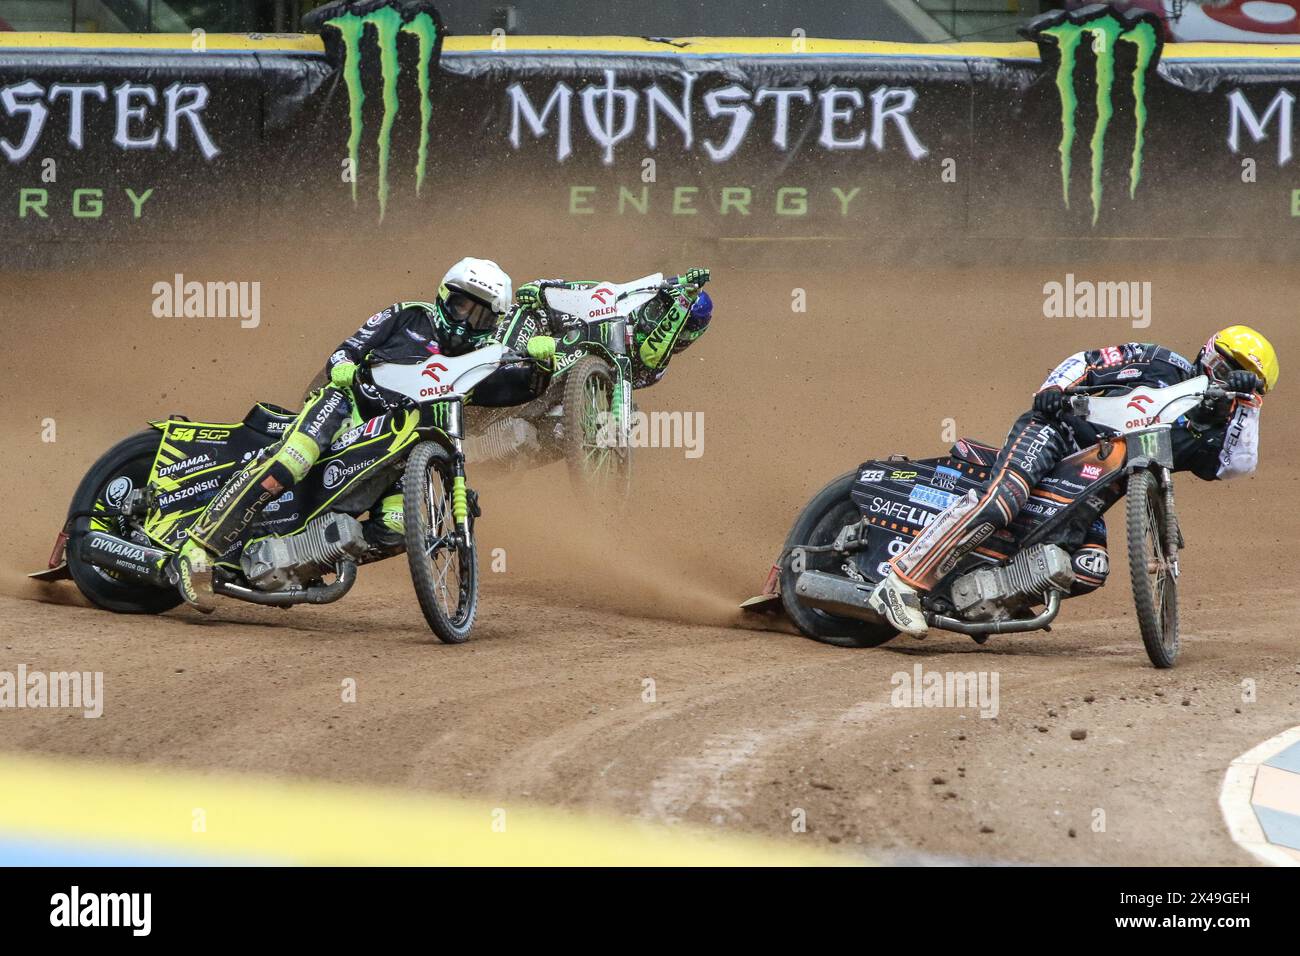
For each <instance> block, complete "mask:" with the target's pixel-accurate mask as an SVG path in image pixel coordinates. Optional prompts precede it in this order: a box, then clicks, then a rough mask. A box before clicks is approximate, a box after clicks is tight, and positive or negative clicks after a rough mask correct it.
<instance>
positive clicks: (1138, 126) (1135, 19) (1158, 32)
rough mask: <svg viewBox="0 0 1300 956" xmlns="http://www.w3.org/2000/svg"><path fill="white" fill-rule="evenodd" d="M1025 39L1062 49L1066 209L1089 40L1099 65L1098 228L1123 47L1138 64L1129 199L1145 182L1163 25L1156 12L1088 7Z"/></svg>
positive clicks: (1051, 20)
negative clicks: (1077, 85)
mask: <svg viewBox="0 0 1300 956" xmlns="http://www.w3.org/2000/svg"><path fill="white" fill-rule="evenodd" d="M1024 35H1025V36H1027V37H1028V38H1029V39H1031V40H1033V41H1034V42H1036V43H1038V45H1039V49H1040V53H1041V51H1042V50H1043V49H1044V48H1045V47H1048V46H1055V47H1056V48H1057V49H1058V50H1059V51H1060V63H1059V64H1058V66H1057V68H1056V89H1057V92H1058V93H1059V94H1060V98H1061V142H1060V146H1059V151H1060V154H1061V189H1062V192H1063V194H1064V198H1065V208H1067V209H1069V208H1070V168H1071V166H1070V157H1071V153H1072V151H1073V149H1074V139H1075V121H1076V117H1077V115H1078V108H1079V98H1078V96H1077V94H1076V93H1075V90H1074V69H1075V65H1076V64H1077V63H1078V62H1079V57H1078V54H1079V47H1080V45H1081V43H1082V41H1083V38H1084V36H1085V35H1087V36H1088V37H1089V45H1090V46H1091V48H1092V52H1093V57H1094V60H1095V62H1096V87H1097V92H1096V99H1097V121H1096V126H1095V127H1094V129H1093V132H1092V140H1091V143H1090V148H1091V153H1092V166H1091V174H1092V175H1091V186H1092V188H1091V198H1092V224H1093V225H1094V226H1095V225H1097V218H1098V216H1099V215H1100V214H1101V198H1102V170H1103V168H1104V166H1105V149H1106V132H1107V129H1108V128H1109V126H1110V121H1111V119H1112V118H1113V117H1114V115H1115V105H1114V102H1113V99H1112V96H1113V93H1114V90H1115V55H1116V48H1117V46H1118V45H1119V44H1125V45H1127V46H1131V47H1132V48H1133V50H1134V54H1135V62H1134V66H1133V79H1132V87H1133V113H1134V123H1135V130H1134V137H1133V157H1132V160H1131V161H1130V164H1129V198H1130V199H1132V198H1134V197H1135V196H1136V194H1137V188H1138V183H1139V182H1140V181H1141V179H1142V149H1143V146H1144V144H1145V133H1146V123H1147V107H1146V83H1147V76H1148V74H1149V73H1150V72H1151V71H1152V70H1154V69H1155V66H1156V64H1157V63H1158V62H1159V61H1160V51H1161V48H1162V46H1163V26H1162V24H1161V23H1160V20H1159V19H1158V18H1157V17H1156V16H1155V15H1154V14H1151V13H1140V14H1138V15H1136V16H1133V15H1125V16H1120V15H1117V14H1116V13H1115V11H1113V10H1111V9H1110V8H1109V7H1102V6H1096V7H1088V8H1085V9H1084V10H1083V11H1081V12H1076V13H1075V14H1073V15H1071V14H1068V13H1051V14H1048V15H1046V16H1044V17H1041V18H1039V19H1038V20H1037V21H1035V22H1033V23H1031V24H1029V26H1028V27H1027V28H1026V29H1025V31H1024Z"/></svg>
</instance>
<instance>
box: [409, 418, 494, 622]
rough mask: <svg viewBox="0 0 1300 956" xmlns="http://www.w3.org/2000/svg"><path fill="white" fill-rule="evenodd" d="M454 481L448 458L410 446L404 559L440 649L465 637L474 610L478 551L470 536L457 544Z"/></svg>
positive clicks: (438, 450)
mask: <svg viewBox="0 0 1300 956" xmlns="http://www.w3.org/2000/svg"><path fill="white" fill-rule="evenodd" d="M454 480H455V475H454V474H453V465H452V459H451V454H450V453H449V452H448V451H447V450H446V449H445V448H443V447H442V446H441V445H437V444H435V443H433V442H422V443H420V444H418V445H416V446H415V450H414V451H412V452H411V457H410V458H409V459H408V460H407V462H406V473H405V477H404V478H403V480H402V499H403V500H402V509H403V511H404V512H405V515H406V558H407V561H408V563H409V564H410V566H411V580H412V582H414V584H415V595H416V597H417V598H418V599H419V601H420V610H421V611H423V612H424V619H425V620H426V621H428V622H429V627H430V628H431V629H432V630H433V633H434V634H436V635H438V639H439V640H441V641H443V642H444V643H446V644H462V643H464V642H465V641H466V640H467V639H468V638H469V632H470V630H471V629H472V628H473V627H474V616H475V614H476V613H477V611H478V552H477V548H476V546H475V544H474V543H473V538H472V536H471V540H470V542H469V543H468V544H465V543H463V542H461V541H460V540H459V538H460V535H459V534H458V533H457V530H456V518H455V515H454V512H453V510H452V495H453V488H454ZM470 520H471V521H472V520H473V519H470Z"/></svg>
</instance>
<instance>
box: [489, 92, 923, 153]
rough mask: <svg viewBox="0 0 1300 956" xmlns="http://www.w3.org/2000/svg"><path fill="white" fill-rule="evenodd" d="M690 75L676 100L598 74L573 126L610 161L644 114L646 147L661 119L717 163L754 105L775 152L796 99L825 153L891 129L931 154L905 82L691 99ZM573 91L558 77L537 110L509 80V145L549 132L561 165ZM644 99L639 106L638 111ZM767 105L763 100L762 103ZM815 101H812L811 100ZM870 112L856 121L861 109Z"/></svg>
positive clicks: (784, 146)
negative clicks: (699, 115) (768, 121)
mask: <svg viewBox="0 0 1300 956" xmlns="http://www.w3.org/2000/svg"><path fill="white" fill-rule="evenodd" d="M695 81H696V77H695V76H693V75H692V74H690V73H685V72H683V73H681V74H680V83H681V99H680V101H678V100H676V99H674V98H673V97H672V96H671V95H670V94H669V93H668V92H667V91H665V90H664V89H663V87H661V86H660V84H659V82H655V83H654V84H651V85H650V86H647V87H644V88H637V87H633V86H620V85H619V84H618V72H617V71H616V70H604V71H602V78H601V80H600V81H599V82H596V83H590V84H587V85H586V86H584V87H583V88H582V89H581V90H579V91H577V97H578V100H579V104H580V106H581V110H580V112H581V122H580V124H579V126H580V128H585V129H586V132H587V135H588V136H589V137H590V138H591V140H592V142H594V143H595V144H596V145H597V146H598V147H599V148H600V153H601V160H602V162H604V163H605V165H607V166H608V165H612V164H613V162H614V155H615V147H616V146H618V144H619V143H622V142H624V141H628V140H630V139H631V138H632V137H633V136H635V135H636V134H637V133H638V128H639V124H640V123H641V117H642V116H643V115H644V117H645V120H644V125H645V142H646V145H647V146H648V147H649V148H650V149H652V150H653V149H658V148H659V144H660V141H661V139H662V135H661V134H662V132H663V129H664V126H663V125H662V124H661V123H660V120H661V119H666V120H667V121H668V123H669V124H671V125H672V126H673V127H676V129H677V131H678V132H679V133H680V134H681V137H682V145H683V146H684V147H685V149H686V151H687V152H691V151H693V150H694V149H695V148H696V143H697V141H698V142H700V143H701V144H702V145H703V148H704V151H705V153H707V154H708V156H709V158H710V159H711V160H713V161H714V162H715V163H723V162H726V161H728V160H729V159H731V158H732V157H733V156H735V155H736V153H738V152H739V151H740V148H741V147H742V146H743V145H744V144H745V141H746V140H747V138H748V137H749V133H750V130H751V128H752V126H753V122H754V119H755V118H756V116H757V115H758V110H759V109H766V110H770V111H771V116H772V136H771V142H772V145H773V146H775V147H776V148H777V149H779V150H781V151H783V152H784V151H786V150H788V149H789V146H790V123H791V114H792V112H793V111H794V110H795V109H796V106H795V104H802V108H803V109H804V110H805V111H808V118H809V119H810V120H811V121H813V122H815V123H816V124H817V125H818V127H819V129H818V135H817V137H816V142H817V143H818V144H819V145H820V146H821V147H822V148H823V149H827V150H846V149H853V150H862V149H866V148H867V145H868V143H869V144H870V145H871V146H872V147H873V148H875V149H876V150H877V151H878V152H883V151H884V150H885V149H886V148H888V146H889V144H890V139H891V137H890V136H889V135H888V131H889V130H890V129H891V128H892V129H893V130H894V131H895V133H896V137H897V139H898V140H899V141H901V143H902V145H903V147H904V148H905V149H906V151H907V154H908V156H910V157H911V158H912V159H913V160H920V159H924V158H925V157H926V156H928V155H929V153H930V151H929V149H928V148H926V146H925V145H924V144H923V143H922V142H921V141H920V139H919V138H918V137H917V135H916V132H915V131H914V130H913V128H912V120H911V117H912V113H913V111H914V110H915V108H916V104H917V100H918V95H917V92H916V90H914V89H912V88H910V87H891V86H878V87H876V88H875V89H874V90H871V91H870V93H866V92H864V90H862V89H860V88H858V87H839V86H829V87H826V88H824V89H820V90H818V89H815V88H813V87H810V86H800V87H766V86H765V87H759V88H758V89H752V90H751V89H750V88H748V87H745V86H742V85H740V84H736V83H733V84H731V85H729V86H724V87H721V88H719V89H713V90H709V91H707V92H705V93H704V94H703V95H702V96H700V97H697V96H696V91H695ZM574 95H575V91H574V89H573V87H571V86H569V85H568V84H567V83H564V82H557V83H556V84H555V85H554V86H553V87H552V88H551V91H550V93H549V94H548V95H547V96H546V98H545V99H544V100H542V101H541V106H540V108H539V107H538V106H537V104H536V103H535V102H534V100H533V99H532V97H531V96H530V95H529V93H528V91H527V90H525V89H524V87H523V84H521V83H513V84H511V85H510V86H509V87H507V88H506V98H507V105H508V107H509V110H510V132H509V134H508V139H509V142H510V145H511V146H512V147H513V148H514V149H521V148H523V142H524V135H523V133H524V128H525V127H527V129H528V131H529V132H530V133H531V134H532V137H533V138H534V139H541V138H543V137H545V136H548V135H553V136H554V137H555V158H556V159H557V160H558V161H559V162H564V161H565V160H566V159H568V158H569V157H570V156H572V155H573V149H574V130H575V124H574V121H573V120H574V116H573V113H574V104H573V98H574ZM643 100H644V107H645V108H644V109H641V105H642V102H643ZM697 102H698V103H699V104H700V105H702V106H703V110H704V114H705V115H706V116H707V117H708V119H709V120H712V121H714V122H713V123H712V124H711V125H713V126H714V129H713V130H711V131H710V132H711V135H707V136H705V137H704V138H703V139H699V138H698V137H697V131H696V125H695V124H696V116H695V112H696V104H697ZM769 104H770V105H769ZM814 104H815V105H814ZM864 111H866V112H867V113H868V114H869V115H868V116H867V117H866V121H865V122H863V119H862V117H861V114H862V113H863V112H864Z"/></svg>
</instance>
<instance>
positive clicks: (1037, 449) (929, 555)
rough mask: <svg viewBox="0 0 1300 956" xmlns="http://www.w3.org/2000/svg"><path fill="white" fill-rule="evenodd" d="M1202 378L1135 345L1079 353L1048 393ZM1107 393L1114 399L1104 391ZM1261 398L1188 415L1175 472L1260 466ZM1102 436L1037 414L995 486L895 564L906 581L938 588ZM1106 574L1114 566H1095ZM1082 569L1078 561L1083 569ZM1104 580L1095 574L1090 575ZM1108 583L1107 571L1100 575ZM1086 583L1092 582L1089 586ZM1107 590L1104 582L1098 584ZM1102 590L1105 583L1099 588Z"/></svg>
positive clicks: (1097, 538) (1178, 359)
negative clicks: (1048, 479) (1066, 460)
mask: <svg viewBox="0 0 1300 956" xmlns="http://www.w3.org/2000/svg"><path fill="white" fill-rule="evenodd" d="M1199 374H1201V372H1200V370H1199V369H1198V368H1197V366H1196V365H1195V364H1194V363H1192V362H1189V361H1188V360H1187V359H1185V358H1183V356H1181V355H1179V354H1178V353H1177V352H1174V351H1172V350H1170V349H1167V348H1164V347H1163V346H1159V345H1152V344H1146V343H1137V342H1130V343H1127V344H1125V345H1115V346H1110V347H1107V348H1103V349H1094V350H1092V351H1088V352H1077V353H1075V354H1074V355H1071V356H1070V357H1069V358H1067V359H1066V360H1065V361H1064V362H1062V363H1061V364H1060V365H1058V366H1057V367H1056V368H1055V369H1054V370H1053V371H1052V373H1051V374H1050V375H1049V376H1048V377H1047V380H1046V381H1045V382H1044V383H1043V385H1042V388H1040V389H1039V391H1042V390H1043V389H1046V388H1071V387H1078V386H1096V387H1101V388H1103V389H1105V388H1107V387H1111V388H1113V390H1114V391H1115V392H1119V391H1125V390H1127V389H1129V388H1132V387H1134V386H1138V385H1145V386H1151V387H1156V388H1163V387H1166V386H1169V385H1175V384H1177V383H1179V382H1183V381H1186V380H1187V379H1189V378H1192V377H1194V376H1196V375H1199ZM1102 394H1112V392H1111V391H1109V390H1107V391H1103V392H1102ZM1259 407H1260V404H1259V402H1258V400H1256V401H1253V402H1237V403H1233V404H1232V405H1231V406H1229V407H1227V408H1225V409H1223V411H1222V414H1221V415H1212V416H1210V417H1209V418H1208V419H1201V420H1199V421H1198V420H1196V419H1195V418H1194V417H1193V418H1192V419H1189V418H1182V419H1179V421H1178V422H1177V423H1176V424H1175V425H1174V427H1173V434H1172V438H1173V447H1174V469H1175V470H1176V471H1190V472H1192V473H1193V474H1194V475H1196V476H1197V477H1199V478H1204V479H1206V480H1213V479H1216V478H1230V477H1233V476H1234V475H1238V474H1248V473H1249V472H1251V471H1253V470H1254V468H1255V461H1256V457H1257V451H1256V448H1257V436H1258V418H1259ZM1102 431H1103V430H1102V429H1100V428H1099V427H1098V426H1096V425H1093V424H1092V423H1090V422H1088V421H1085V420H1084V419H1082V418H1078V417H1076V416H1072V415H1069V414H1065V415H1061V416H1060V417H1059V418H1056V419H1049V418H1047V417H1046V416H1043V415H1041V414H1039V413H1036V412H1033V411H1029V412H1026V413H1024V414H1023V415H1021V416H1020V417H1019V418H1018V419H1017V420H1016V423H1015V424H1014V425H1013V426H1012V427H1011V431H1010V432H1009V433H1008V434H1007V438H1006V441H1005V442H1004V443H1003V447H1002V451H1001V452H1000V453H999V455H998V458H997V461H996V462H995V463H994V465H993V469H992V471H991V475H992V478H991V479H990V480H989V483H988V484H987V485H986V486H985V487H984V488H983V489H982V490H979V491H971V492H969V493H968V494H966V495H965V496H963V497H962V498H960V499H958V500H957V501H955V502H953V504H952V505H950V506H949V507H948V508H947V509H945V510H944V511H943V512H941V513H940V514H939V515H938V516H937V517H936V518H935V520H934V521H933V522H932V523H931V524H930V525H929V527H927V528H926V529H925V531H923V532H922V533H921V534H920V535H918V536H917V538H916V539H915V540H914V541H913V542H912V543H911V544H910V545H909V546H908V547H907V549H906V550H904V551H903V553H902V554H900V555H898V557H896V558H894V560H893V561H892V566H893V568H894V570H895V571H896V572H897V573H898V575H899V577H901V578H902V579H903V580H904V581H905V582H907V583H908V584H910V585H912V586H913V587H916V588H919V589H922V590H929V589H931V588H933V587H934V586H935V585H936V584H937V583H938V582H939V581H940V580H941V579H942V578H943V577H944V576H945V575H947V574H948V573H949V572H950V571H952V570H953V568H955V567H956V566H957V563H958V561H960V560H961V558H962V556H964V555H965V554H967V553H968V552H969V551H971V550H972V549H973V548H976V547H978V546H979V544H980V542H982V541H984V540H985V539H986V538H988V537H989V536H990V535H992V534H993V533H994V532H995V531H997V530H998V529H1000V528H1005V527H1007V526H1008V525H1009V524H1010V523H1011V521H1012V519H1014V518H1015V516H1016V514H1017V513H1018V512H1019V511H1020V509H1021V507H1022V506H1023V505H1024V503H1025V501H1026V500H1027V499H1028V497H1029V492H1030V489H1032V488H1033V487H1034V486H1035V485H1036V484H1037V483H1038V482H1039V481H1040V480H1042V478H1043V477H1045V476H1046V475H1047V474H1048V473H1049V472H1050V471H1051V470H1052V469H1053V468H1055V467H1056V465H1057V463H1058V462H1059V461H1060V460H1061V459H1062V458H1063V457H1065V456H1066V455H1069V454H1070V453H1072V452H1074V451H1076V450H1078V449H1079V448H1082V447H1086V446H1088V445H1091V444H1093V443H1095V442H1096V441H1097V440H1098V439H1099V438H1100V437H1101V432H1102ZM1087 544H1088V545H1090V546H1092V547H1094V548H1096V547H1098V546H1100V547H1101V548H1104V546H1105V538H1104V529H1102V531H1101V534H1100V535H1099V534H1098V529H1096V528H1094V529H1093V530H1092V531H1091V532H1090V539H1089V542H1088V543H1087ZM1091 563H1093V564H1094V565H1095V566H1096V567H1102V568H1104V566H1105V562H1104V561H1099V562H1091ZM1078 570H1079V567H1078V561H1076V572H1077V571H1078ZM1088 576H1089V577H1090V578H1091V579H1093V580H1095V579H1096V578H1097V577H1098V575H1097V573H1096V572H1095V570H1094V571H1093V573H1091V574H1090V575H1088ZM1100 578H1101V580H1104V574H1102V575H1100ZM1085 583H1089V584H1091V583H1092V580H1089V581H1087V582H1085ZM1097 583H1100V582H1097ZM1094 586H1096V585H1094Z"/></svg>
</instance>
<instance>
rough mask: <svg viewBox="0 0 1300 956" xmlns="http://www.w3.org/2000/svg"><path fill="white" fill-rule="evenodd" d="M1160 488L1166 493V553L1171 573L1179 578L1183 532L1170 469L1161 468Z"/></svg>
mask: <svg viewBox="0 0 1300 956" xmlns="http://www.w3.org/2000/svg"><path fill="white" fill-rule="evenodd" d="M1160 489H1161V490H1162V491H1163V492H1164V494H1165V527H1164V528H1163V529H1162V530H1163V531H1164V533H1165V554H1166V555H1168V557H1169V573H1170V574H1172V575H1173V578H1174V580H1175V581H1177V580H1178V550H1179V549H1180V548H1181V547H1182V546H1183V532H1182V529H1181V528H1179V526H1178V512H1177V511H1175V510H1174V476H1173V473H1172V472H1171V471H1170V470H1169V469H1168V468H1164V467H1162V468H1161V469H1160Z"/></svg>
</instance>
